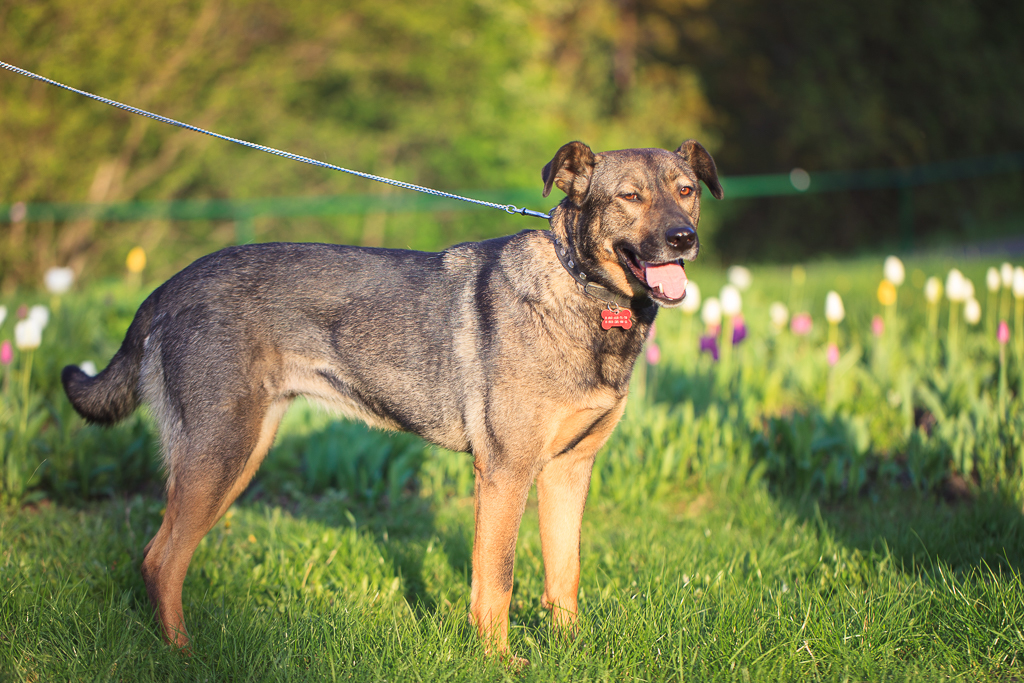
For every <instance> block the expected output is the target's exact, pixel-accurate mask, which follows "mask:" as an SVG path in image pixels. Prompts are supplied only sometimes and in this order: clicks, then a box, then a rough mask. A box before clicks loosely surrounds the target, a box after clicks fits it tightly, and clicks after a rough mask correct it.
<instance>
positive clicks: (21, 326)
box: [14, 318, 43, 351]
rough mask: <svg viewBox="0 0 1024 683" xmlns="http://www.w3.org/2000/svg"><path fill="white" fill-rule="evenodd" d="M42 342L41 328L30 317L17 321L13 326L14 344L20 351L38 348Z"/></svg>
mask: <svg viewBox="0 0 1024 683" xmlns="http://www.w3.org/2000/svg"><path fill="white" fill-rule="evenodd" d="M42 342H43V329H42V327H40V325H39V324H38V322H36V321H35V320H33V319H32V318H26V319H25V320H20V321H18V324H16V325H15V326H14V345H15V346H17V347H18V350H20V351H32V350H34V349H38V348H39V345H40V344H42Z"/></svg>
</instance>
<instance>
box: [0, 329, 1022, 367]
mask: <svg viewBox="0 0 1024 683" xmlns="http://www.w3.org/2000/svg"><path fill="white" fill-rule="evenodd" d="M1007 334H1009V333H1007ZM13 362H14V347H13V346H11V340H10V339H4V342H3V344H0V365H10V364H11V363H13Z"/></svg>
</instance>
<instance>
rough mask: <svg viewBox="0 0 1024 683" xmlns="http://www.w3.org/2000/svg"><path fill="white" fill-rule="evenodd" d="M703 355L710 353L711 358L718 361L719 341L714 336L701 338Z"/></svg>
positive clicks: (709, 335)
mask: <svg viewBox="0 0 1024 683" xmlns="http://www.w3.org/2000/svg"><path fill="white" fill-rule="evenodd" d="M700 351H701V353H710V354H711V357H712V358H714V359H715V360H718V339H717V338H716V337H715V336H714V335H712V334H706V335H704V336H702V337H701V338H700Z"/></svg>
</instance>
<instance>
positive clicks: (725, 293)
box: [718, 285, 743, 318]
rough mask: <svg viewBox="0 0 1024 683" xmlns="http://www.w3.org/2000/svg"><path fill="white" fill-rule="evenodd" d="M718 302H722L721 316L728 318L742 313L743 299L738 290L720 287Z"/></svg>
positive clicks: (732, 287) (730, 287) (727, 286)
mask: <svg viewBox="0 0 1024 683" xmlns="http://www.w3.org/2000/svg"><path fill="white" fill-rule="evenodd" d="M718 296H719V300H720V301H721V302H722V314H723V315H724V316H726V317H728V318H731V317H733V316H737V315H739V314H740V313H741V312H742V311H743V298H742V297H741V296H740V290H739V289H738V288H737V287H735V286H733V285H726V286H725V287H722V291H721V292H720V293H719V295H718Z"/></svg>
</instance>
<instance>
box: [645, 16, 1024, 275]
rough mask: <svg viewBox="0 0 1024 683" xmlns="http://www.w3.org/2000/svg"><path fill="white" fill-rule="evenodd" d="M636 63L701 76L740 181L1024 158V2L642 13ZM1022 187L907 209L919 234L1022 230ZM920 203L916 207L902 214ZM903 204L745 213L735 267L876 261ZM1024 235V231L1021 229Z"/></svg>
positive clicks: (886, 199)
mask: <svg viewBox="0 0 1024 683" xmlns="http://www.w3.org/2000/svg"><path fill="white" fill-rule="evenodd" d="M637 2H638V3H639V6H638V7H639V9H638V13H639V16H640V21H641V25H642V26H644V27H645V28H644V32H645V33H646V36H647V39H646V40H644V41H641V44H642V45H643V46H644V52H645V54H644V56H643V59H646V60H648V61H652V62H655V63H661V64H671V65H676V66H682V65H685V66H687V67H689V68H696V70H697V71H698V72H699V73H700V76H701V88H702V90H703V92H704V94H705V95H706V97H707V99H708V102H709V104H710V106H711V108H712V109H713V110H714V112H715V116H714V117H713V119H712V120H713V124H712V125H711V126H710V128H711V129H712V130H713V131H714V132H715V133H716V134H717V136H718V137H719V139H720V140H721V145H720V149H719V150H718V151H717V154H716V160H717V161H718V163H719V168H720V169H721V170H724V172H725V173H727V174H731V175H739V174H748V173H780V172H783V173H784V172H788V171H789V170H790V169H792V168H793V167H802V168H804V169H807V170H808V171H811V172H812V173H813V172H814V171H818V170H832V169H858V168H860V169H865V168H877V167H887V168H888V167H903V166H910V165H916V164H929V163H934V162H941V161H948V160H958V159H963V158H969V157H972V156H981V155H987V154H993V153H998V152H1003V151H1014V152H1020V151H1024V116H1022V115H1021V112H1022V111H1024V41H1022V40H1021V38H1020V30H1021V28H1022V27H1024V3H1007V2H1001V1H999V0H976V1H971V0H942V1H941V2H934V1H931V0H900V1H899V2H893V1H892V0H861V1H860V2H856V3H851V2H816V1H815V0H773V1H772V2H764V1H763V0H717V1H716V2H704V1H692V2H671V1H669V0H637ZM1022 197H1024V175H1022V174H1016V175H1015V176H1012V177H1001V178H996V179H985V180H979V181H972V182H963V183H949V184H945V185H941V186H937V187H930V188H919V189H916V190H913V192H912V194H909V195H904V197H903V201H904V206H903V210H904V211H906V210H907V209H908V208H911V207H912V208H913V216H914V219H915V225H914V230H915V231H916V234H917V235H918V236H919V237H920V236H925V235H928V234H930V233H934V232H935V231H946V232H947V233H951V234H954V235H966V236H968V237H970V236H971V231H972V229H973V228H975V227H976V226H977V224H978V223H979V222H980V221H983V220H989V221H991V220H996V219H999V218H1001V217H1002V218H1005V217H1006V215H1007V213H1010V215H1011V216H1012V215H1013V214H1014V213H1015V214H1016V218H1017V221H1018V225H1019V222H1020V221H1024V202H1022V199H1021V198H1022ZM908 200H909V201H911V202H912V204H907V201H908ZM900 201H901V197H900V195H899V192H898V191H895V190H893V191H871V192H849V193H838V194H826V195H808V196H805V197H800V198H783V199H771V200H769V199H763V200H747V201H744V202H741V203H739V205H738V206H733V207H731V211H732V213H731V215H730V217H729V219H728V220H727V221H726V223H725V225H724V226H723V228H722V230H723V231H724V233H725V234H724V235H723V239H721V240H720V241H719V244H720V246H721V247H722V249H723V250H724V251H725V252H726V257H727V258H732V259H740V258H750V257H755V258H783V259H797V258H801V257H803V256H806V255H808V254H811V253H816V252H820V251H822V250H831V251H843V250H846V249H851V248H863V247H865V246H867V247H868V248H872V247H874V248H877V246H878V243H879V241H885V240H888V241H890V242H891V241H893V236H894V235H895V234H896V233H897V232H898V230H897V227H898V222H899V216H900V206H899V204H900ZM1018 231H1019V227H1018Z"/></svg>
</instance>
